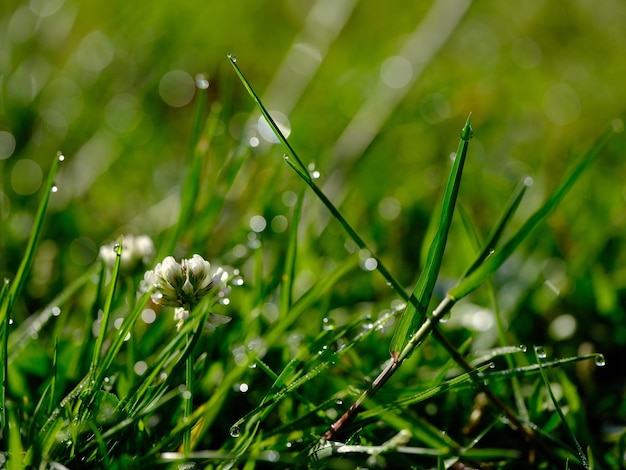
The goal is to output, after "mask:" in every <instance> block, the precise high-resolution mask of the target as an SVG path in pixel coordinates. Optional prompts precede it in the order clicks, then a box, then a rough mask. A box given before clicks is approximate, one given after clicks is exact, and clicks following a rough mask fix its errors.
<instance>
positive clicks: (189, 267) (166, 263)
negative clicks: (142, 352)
mask: <svg viewBox="0 0 626 470" xmlns="http://www.w3.org/2000/svg"><path fill="white" fill-rule="evenodd" d="M228 278H229V273H228V272H227V271H225V270H224V269H223V268H221V267H218V268H216V269H212V268H211V263H209V262H208V261H206V260H205V259H204V258H202V256H200V255H197V254H196V255H193V256H192V257H191V258H189V259H183V260H181V262H180V263H178V262H176V260H175V259H174V258H173V257H172V256H168V257H166V258H165V259H164V260H163V261H162V262H161V263H159V264H157V265H156V267H155V268H154V270H153V271H148V272H146V274H145V275H144V280H143V287H144V289H153V293H152V300H153V301H154V302H155V303H157V304H161V305H168V306H171V307H176V310H175V311H174V319H175V320H177V321H178V328H180V326H181V325H182V324H183V322H184V321H185V320H186V319H187V318H189V315H190V312H191V311H192V310H193V308H194V307H195V306H196V305H198V302H200V300H201V299H202V298H203V297H205V296H207V295H209V294H211V295H214V296H215V297H216V298H217V299H218V301H219V302H221V303H227V302H223V300H224V299H225V298H226V295H228V293H229V292H230V287H229V286H227V285H226V281H227V280H228ZM213 317H222V316H221V315H213V314H211V315H210V317H209V323H211V319H212V318H213ZM223 318H224V319H225V318H228V320H230V318H229V317H223ZM228 320H226V321H228ZM226 321H224V320H222V321H219V320H218V321H217V323H218V324H221V323H226Z"/></svg>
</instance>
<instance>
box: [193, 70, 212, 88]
mask: <svg viewBox="0 0 626 470" xmlns="http://www.w3.org/2000/svg"><path fill="white" fill-rule="evenodd" d="M196 87H198V88H199V89H200V90H206V89H207V88H209V81H208V80H207V79H206V77H205V76H204V75H203V74H201V73H199V74H198V75H196Z"/></svg>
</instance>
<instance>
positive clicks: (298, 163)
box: [229, 56, 408, 298]
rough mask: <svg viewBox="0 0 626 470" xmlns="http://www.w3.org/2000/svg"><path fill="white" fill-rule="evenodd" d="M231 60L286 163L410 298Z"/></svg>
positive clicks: (351, 236)
mask: <svg viewBox="0 0 626 470" xmlns="http://www.w3.org/2000/svg"><path fill="white" fill-rule="evenodd" d="M229 59H230V61H231V63H232V65H233V67H234V69H235V72H236V73H237V76H238V77H239V79H240V80H241V82H242V83H243V85H244V87H245V88H246V90H247V91H248V93H249V94H250V96H251V97H252V99H253V100H254V102H255V104H256V105H257V107H258V108H259V110H260V111H261V114H262V115H263V117H264V118H265V120H266V121H267V123H268V125H269V126H270V128H271V129H272V131H273V132H274V134H275V135H276V137H277V138H278V139H279V141H280V142H281V143H282V145H283V147H284V148H285V150H286V151H287V155H285V158H284V160H285V162H286V163H287V164H288V165H289V166H290V167H291V168H292V169H293V170H294V171H295V172H296V174H297V175H298V176H300V178H302V180H303V181H304V182H305V183H306V184H307V186H309V187H310V188H311V189H312V190H313V192H314V193H315V195H316V196H317V197H318V198H319V200H320V201H321V202H322V204H324V206H326V208H327V209H328V210H329V212H330V213H331V214H332V216H333V217H334V218H335V219H336V220H337V222H339V224H340V225H341V226H342V228H343V229H344V230H345V231H346V233H347V234H348V236H349V237H350V238H351V239H352V240H353V241H354V242H355V243H356V245H357V246H358V247H359V248H360V249H362V250H367V251H368V252H370V253H371V254H372V257H373V258H374V259H375V260H376V263H377V264H376V270H377V271H378V272H379V273H380V274H381V275H382V276H383V277H384V278H385V280H386V281H387V282H389V284H390V285H391V287H392V288H393V289H394V290H395V291H396V292H398V293H399V294H400V295H401V296H402V297H403V298H408V297H407V294H406V292H404V288H403V287H402V285H401V284H400V283H399V282H398V281H397V280H396V278H395V277H394V276H392V275H391V273H390V272H389V270H388V269H387V268H386V267H385V265H384V264H383V262H382V260H380V259H379V258H378V257H377V256H376V255H375V254H374V252H373V250H371V249H370V248H369V247H368V246H367V244H366V243H365V241H364V240H363V239H362V238H361V236H360V235H359V234H358V233H357V232H356V230H354V228H353V227H352V225H350V223H349V222H348V221H347V220H346V218H345V217H344V216H343V215H342V214H341V212H340V211H339V209H337V207H335V205H334V204H333V203H332V202H331V201H330V199H328V197H327V196H326V194H324V192H323V191H322V190H321V189H320V187H319V186H318V185H317V184H316V183H315V180H314V179H313V178H312V177H311V175H310V174H309V172H308V170H307V168H306V166H305V165H304V163H302V160H301V159H300V157H298V155H297V154H296V152H295V150H294V149H293V147H292V146H291V145H290V144H289V142H288V141H287V139H286V137H285V136H284V135H283V133H282V131H281V130H280V128H279V127H278V125H277V124H276V122H275V121H274V119H272V116H270V114H269V113H268V112H267V109H266V108H265V106H264V105H263V103H262V102H261V100H260V98H259V97H258V95H257V94H256V92H255V91H254V89H253V88H252V85H251V84H250V82H248V80H247V79H246V77H245V76H244V74H243V72H241V70H240V69H239V65H237V61H236V59H235V58H234V57H233V56H229Z"/></svg>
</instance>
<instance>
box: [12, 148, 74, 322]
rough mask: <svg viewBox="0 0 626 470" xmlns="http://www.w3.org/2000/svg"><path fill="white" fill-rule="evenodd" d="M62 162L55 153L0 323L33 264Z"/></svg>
mask: <svg viewBox="0 0 626 470" xmlns="http://www.w3.org/2000/svg"><path fill="white" fill-rule="evenodd" d="M63 160H65V157H64V156H63V154H61V152H59V153H57V155H56V158H55V159H54V160H52V167H51V168H50V172H49V173H48V179H47V180H46V184H45V185H44V186H43V193H42V195H41V201H40V203H39V208H38V209H37V214H36V215H35V220H34V221H33V228H32V229H31V232H30V238H29V239H28V244H27V245H26V249H25V250H24V255H23V257H22V262H21V263H20V266H19V268H18V270H17V273H16V274H15V278H14V279H13V282H12V284H11V287H10V289H9V292H8V294H7V300H6V302H3V303H2V304H0V321H1V320H2V319H3V318H4V316H5V315H10V314H11V312H12V310H13V305H14V304H15V300H16V299H17V297H18V296H19V295H20V292H21V291H22V287H24V283H25V282H26V276H27V275H28V272H29V271H30V267H31V265H32V264H33V260H34V258H35V250H36V248H37V244H38V243H39V238H40V236H41V229H42V226H43V219H44V217H45V215H46V209H47V208H48V201H49V200H50V194H51V193H52V192H54V191H55V188H56V186H55V184H54V180H55V178H56V174H57V170H58V168H59V165H60V163H61V162H62V161H63Z"/></svg>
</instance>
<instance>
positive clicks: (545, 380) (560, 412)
mask: <svg viewBox="0 0 626 470" xmlns="http://www.w3.org/2000/svg"><path fill="white" fill-rule="evenodd" d="M538 350H539V349H538V348H537V347H535V351H534V352H535V360H536V361H537V365H538V366H539V373H540V374H541V379H542V380H543V383H544V385H545V386H546V389H547V390H548V394H549V395H550V400H552V404H553V405H554V408H555V409H556V412H557V413H558V415H559V418H560V419H561V423H563V426H564V427H565V429H566V430H567V433H568V434H569V435H570V437H571V438H572V440H573V441H574V444H575V445H576V451H577V452H578V457H579V458H580V462H581V463H582V465H583V467H585V469H587V470H589V463H588V462H587V458H586V457H585V452H583V448H582V447H581V445H580V443H579V442H578V439H576V435H575V434H574V432H573V431H572V428H570V426H569V424H567V420H566V419H565V415H564V414H563V410H562V409H561V406H560V405H559V402H558V400H557V399H556V397H555V396H554V392H553V391H552V387H551V386H550V381H549V380H548V375H547V374H546V372H545V370H544V369H543V367H542V364H541V358H540V356H539V353H538Z"/></svg>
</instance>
